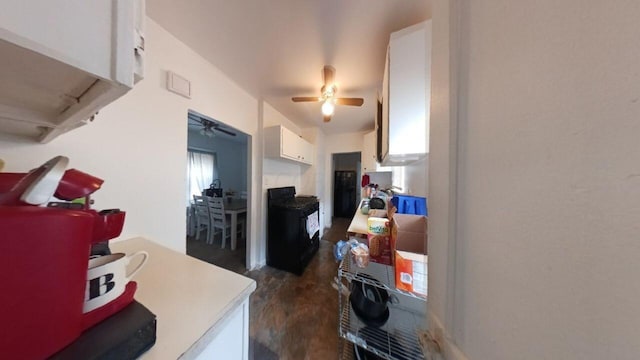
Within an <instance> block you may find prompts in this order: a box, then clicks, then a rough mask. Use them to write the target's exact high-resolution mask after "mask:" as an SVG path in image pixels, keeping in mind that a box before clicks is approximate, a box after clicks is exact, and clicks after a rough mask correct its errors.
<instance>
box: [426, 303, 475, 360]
mask: <svg viewBox="0 0 640 360" xmlns="http://www.w3.org/2000/svg"><path fill="white" fill-rule="evenodd" d="M429 331H430V332H431V333H432V334H433V335H434V337H435V338H436V340H437V341H438V344H439V345H440V349H441V351H442V358H443V359H445V360H469V358H468V357H467V356H466V355H465V354H464V352H462V350H460V348H458V346H457V345H456V344H454V343H453V341H452V340H451V336H450V335H449V332H448V331H447V330H446V329H445V328H444V326H442V322H441V321H440V319H438V317H437V316H435V315H434V314H432V313H429ZM440 332H441V334H439V333H440ZM436 335H437V336H436Z"/></svg>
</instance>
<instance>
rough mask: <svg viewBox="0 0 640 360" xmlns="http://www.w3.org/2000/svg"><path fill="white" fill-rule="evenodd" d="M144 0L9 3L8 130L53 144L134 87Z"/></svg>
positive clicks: (1, 117)
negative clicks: (52, 141) (58, 137)
mask: <svg viewBox="0 0 640 360" xmlns="http://www.w3.org/2000/svg"><path fill="white" fill-rule="evenodd" d="M143 19H144V0H134V1H130V0H114V1H82V0H67V1H48V0H31V1H20V0H7V1H4V2H3V5H2V11H0V54H2V56H1V57H0V79H2V81H0V131H1V132H2V133H5V134H9V135H10V136H12V137H19V138H23V139H24V138H26V139H30V140H35V141H40V142H48V141H50V140H51V139H53V138H54V137H56V136H58V135H59V134H61V133H64V132H66V131H69V130H71V129H74V128H76V127H78V126H81V125H84V124H85V123H86V120H87V119H89V118H90V117H91V116H92V115H94V114H95V113H96V112H97V111H98V110H99V109H100V108H102V107H103V106H105V105H106V104H108V103H110V102H112V101H113V100H115V99H116V98H118V97H120V96H122V95H123V94H125V93H126V92H127V91H128V90H129V89H131V88H132V87H133V85H134V83H135V80H138V79H140V78H141V76H140V77H137V76H136V75H141V74H135V72H136V70H138V69H141V68H142V62H141V59H142V56H143V55H144V37H143V28H142V27H143V23H142V21H143Z"/></svg>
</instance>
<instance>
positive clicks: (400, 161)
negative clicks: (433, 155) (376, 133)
mask: <svg viewBox="0 0 640 360" xmlns="http://www.w3.org/2000/svg"><path fill="white" fill-rule="evenodd" d="M430 69H431V20H427V21H425V22H422V23H419V24H416V25H413V26H411V27H408V28H406V29H403V30H400V31H397V32H394V33H392V34H391V36H390V41H389V47H388V49H387V59H386V64H385V73H384V78H383V88H382V98H383V99H382V151H381V153H382V164H383V165H406V164H408V163H411V162H413V161H416V160H420V159H422V158H424V156H425V155H426V154H427V153H428V152H429V106H430V95H431V91H430V86H431V81H430V78H431V74H430Z"/></svg>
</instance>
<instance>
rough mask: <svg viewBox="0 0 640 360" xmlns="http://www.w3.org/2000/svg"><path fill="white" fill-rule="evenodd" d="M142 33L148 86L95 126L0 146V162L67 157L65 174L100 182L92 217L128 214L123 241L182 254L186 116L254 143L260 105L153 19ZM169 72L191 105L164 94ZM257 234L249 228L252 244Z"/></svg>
mask: <svg viewBox="0 0 640 360" xmlns="http://www.w3.org/2000/svg"><path fill="white" fill-rule="evenodd" d="M146 32H147V43H146V53H147V63H146V73H145V79H144V80H143V81H142V82H141V83H139V84H138V85H136V87H135V88H134V89H133V90H132V91H130V92H129V93H128V94H126V95H125V96H124V97H122V98H120V99H118V100H117V101H116V102H114V103H112V104H110V105H108V106H107V107H105V108H104V109H102V110H101V111H100V113H99V114H98V116H97V117H96V120H95V121H94V122H93V123H91V124H89V125H87V126H84V127H82V128H79V129H77V130H74V131H72V132H70V133H68V134H64V135H62V136H61V137H59V138H57V139H55V140H53V141H52V142H51V143H49V144H46V145H40V144H21V143H14V142H8V141H0V157H2V158H3V159H4V160H5V162H6V168H5V169H4V171H27V170H29V169H31V168H33V167H35V166H37V165H40V164H41V163H43V162H44V161H45V160H47V159H49V158H51V157H53V156H55V155H65V156H68V157H69V158H70V161H71V164H70V167H73V168H77V169H79V170H82V171H84V172H87V173H90V174H93V175H95V176H98V177H101V178H103V179H104V180H105V183H104V185H103V187H102V189H100V190H98V191H97V192H96V194H95V200H96V204H95V207H96V208H97V209H106V208H121V209H123V210H125V211H127V219H126V223H125V227H124V230H123V232H122V236H121V238H129V237H132V236H138V235H140V236H145V237H148V238H150V239H152V240H154V241H156V242H158V243H160V244H162V245H165V246H168V247H170V248H172V249H175V250H177V251H180V252H184V251H185V207H186V201H185V197H184V191H185V190H184V189H185V186H186V185H185V174H186V172H185V169H186V148H187V111H188V110H189V109H194V110H196V111H198V112H200V113H202V114H205V115H207V116H210V117H213V118H215V119H219V120H220V121H223V122H225V123H227V124H229V125H231V126H233V127H235V128H237V129H239V130H241V131H243V132H245V133H247V134H249V135H252V137H253V140H254V141H255V140H256V136H255V135H258V130H259V128H258V126H257V124H258V101H257V100H256V99H254V98H253V97H251V96H250V95H249V94H248V93H246V92H245V91H243V90H242V89H240V88H239V87H238V86H237V85H236V84H235V83H234V82H233V81H231V80H229V79H228V78H227V77H226V76H224V75H223V74H222V73H221V72H220V71H218V70H217V69H216V68H215V67H213V66H212V65H211V64H210V63H208V62H206V61H205V60H204V59H202V58H201V57H200V56H198V55H196V54H195V53H194V52H193V51H192V50H191V49H189V48H188V47H186V46H185V45H184V44H183V43H181V42H180V41H178V40H177V39H175V38H174V37H173V36H172V35H170V34H169V33H168V32H166V31H165V30H164V29H162V28H161V27H160V26H159V25H157V24H156V23H155V22H154V21H153V20H151V19H147V31H146ZM167 70H171V71H174V72H176V73H178V74H180V75H182V76H184V77H186V78H187V79H189V80H190V81H191V84H192V93H193V98H192V99H186V98H183V97H180V96H178V95H176V94H173V93H170V92H168V91H167V90H165V77H166V74H165V72H166V71H167ZM258 139H259V138H258ZM259 140H260V141H261V139H259ZM261 148H262V147H261V145H260V146H253V147H252V149H253V150H252V154H250V156H249V158H250V159H251V158H253V159H257V161H255V160H254V161H251V160H250V164H251V166H253V167H254V174H257V175H258V177H257V180H256V178H255V177H254V181H253V183H254V184H253V186H254V188H253V193H254V194H259V193H260V192H259V191H256V190H258V189H261V183H262V180H261V174H260V173H258V172H256V171H255V167H256V166H258V165H259V163H261V159H262V150H261ZM251 201H253V202H256V201H260V198H259V197H257V198H256V197H255V196H254V198H253V199H252V200H251ZM251 209H252V210H251V212H252V213H251V216H252V217H254V218H259V216H261V214H260V213H259V211H258V210H256V209H259V207H252V208H251ZM257 233H258V230H257V224H253V225H252V227H251V232H250V235H251V238H252V239H256V234H257ZM254 247H255V246H254ZM254 258H255V256H254Z"/></svg>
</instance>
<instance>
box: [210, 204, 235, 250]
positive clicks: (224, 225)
mask: <svg viewBox="0 0 640 360" xmlns="http://www.w3.org/2000/svg"><path fill="white" fill-rule="evenodd" d="M204 198H205V200H206V202H207V208H208V209H209V224H211V230H212V232H211V233H210V234H209V237H207V244H213V237H214V236H215V234H216V229H219V230H220V232H222V248H223V249H224V247H225V245H226V243H227V236H229V237H231V226H230V225H229V223H228V222H227V215H226V214H225V213H224V199H223V198H220V197H208V196H205V197H204Z"/></svg>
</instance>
